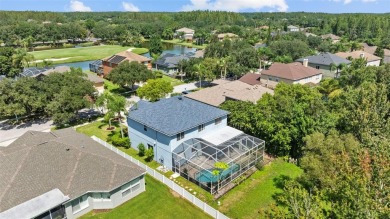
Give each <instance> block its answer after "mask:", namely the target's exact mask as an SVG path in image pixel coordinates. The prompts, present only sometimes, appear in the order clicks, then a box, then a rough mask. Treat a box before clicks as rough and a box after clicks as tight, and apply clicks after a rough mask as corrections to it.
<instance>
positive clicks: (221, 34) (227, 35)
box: [217, 33, 238, 41]
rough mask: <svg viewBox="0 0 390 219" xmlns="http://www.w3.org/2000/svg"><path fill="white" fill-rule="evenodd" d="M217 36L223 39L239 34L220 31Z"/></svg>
mask: <svg viewBox="0 0 390 219" xmlns="http://www.w3.org/2000/svg"><path fill="white" fill-rule="evenodd" d="M217 37H218V40H219V41H222V40H224V39H225V38H226V39H232V38H237V37H238V35H236V34H234V33H220V34H218V35H217Z"/></svg>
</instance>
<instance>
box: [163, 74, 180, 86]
mask: <svg viewBox="0 0 390 219" xmlns="http://www.w3.org/2000/svg"><path fill="white" fill-rule="evenodd" d="M162 79H163V80H164V81H168V82H171V84H172V86H177V85H181V84H184V82H182V81H180V80H179V79H176V78H171V77H169V76H166V75H163V77H162Z"/></svg>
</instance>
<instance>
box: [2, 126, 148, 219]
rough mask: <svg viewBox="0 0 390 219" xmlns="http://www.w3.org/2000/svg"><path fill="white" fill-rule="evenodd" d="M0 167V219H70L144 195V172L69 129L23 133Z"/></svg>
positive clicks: (5, 149) (5, 153) (6, 150)
mask: <svg viewBox="0 0 390 219" xmlns="http://www.w3.org/2000/svg"><path fill="white" fill-rule="evenodd" d="M0 169H1V171H0V185H1V186H0V194H2V195H1V196H0V219H10V218H67V219H73V218H78V217H80V216H82V215H84V214H86V213H87V212H89V211H91V210H93V209H112V208H115V207H117V206H119V205H121V204H123V203H124V202H126V201H128V200H130V199H131V198H133V197H135V196H137V195H138V194H140V193H142V192H143V191H145V178H144V175H145V170H143V169H141V168H140V167H138V166H136V165H135V164H133V163H132V162H131V161H129V160H127V159H125V158H123V157H122V156H120V155H118V154H116V153H115V152H113V151H111V150H109V149H107V148H105V147H104V146H102V145H100V144H99V143H97V142H96V141H94V140H92V139H91V138H90V137H88V136H85V135H83V134H80V133H77V132H76V131H74V130H73V129H72V128H67V129H61V130H56V131H52V132H37V131H28V132H26V133H25V134H24V135H22V136H21V137H19V138H18V139H17V140H15V141H14V142H13V143H11V144H10V145H9V146H8V147H0Z"/></svg>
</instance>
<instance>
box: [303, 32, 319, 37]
mask: <svg viewBox="0 0 390 219" xmlns="http://www.w3.org/2000/svg"><path fill="white" fill-rule="evenodd" d="M305 36H306V37H309V36H312V37H317V35H315V34H314V33H308V32H306V33H305Z"/></svg>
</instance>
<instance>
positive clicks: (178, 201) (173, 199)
mask: <svg viewBox="0 0 390 219" xmlns="http://www.w3.org/2000/svg"><path fill="white" fill-rule="evenodd" d="M81 218H84V219H86V218H107V219H108V218H110V219H111V218H112V219H116V218H118V219H119V218H120V219H122V218H211V217H210V216H208V215H207V214H205V213H203V212H202V210H200V209H199V208H197V207H195V206H194V205H192V204H191V203H189V202H188V201H186V200H185V199H182V198H180V197H179V195H178V194H175V193H174V192H172V191H171V190H170V189H169V188H168V187H167V186H165V185H164V184H162V183H160V182H158V181H157V180H155V179H153V178H152V177H151V176H148V175H146V191H145V192H143V193H141V194H140V195H138V196H136V197H135V198H133V199H131V200H129V201H128V202H126V203H124V204H122V205H120V206H118V207H116V208H115V209H112V210H111V211H108V212H104V213H97V212H94V211H92V212H90V213H88V214H86V215H84V216H82V217H81Z"/></svg>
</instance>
